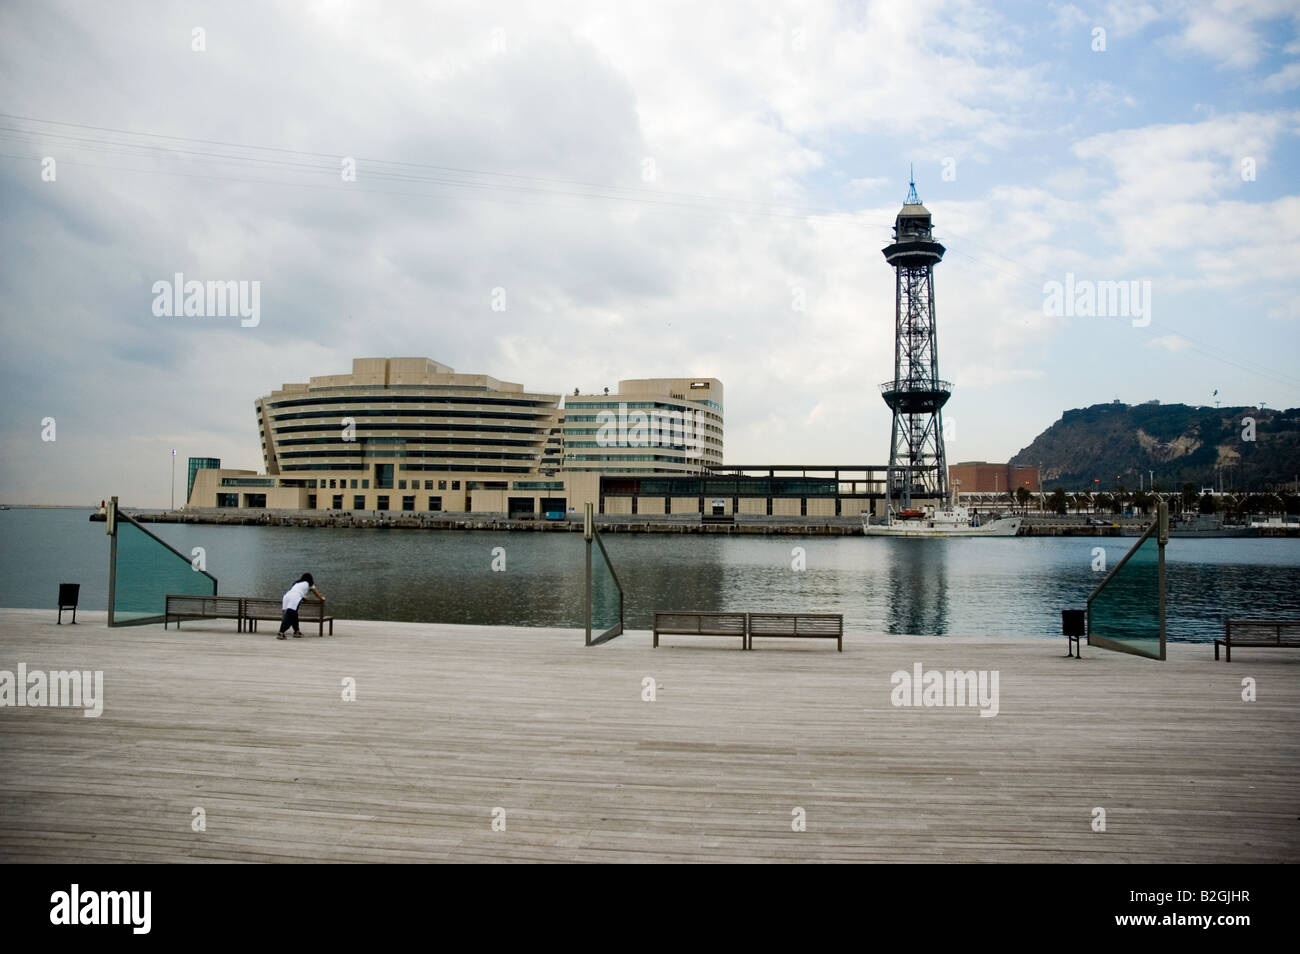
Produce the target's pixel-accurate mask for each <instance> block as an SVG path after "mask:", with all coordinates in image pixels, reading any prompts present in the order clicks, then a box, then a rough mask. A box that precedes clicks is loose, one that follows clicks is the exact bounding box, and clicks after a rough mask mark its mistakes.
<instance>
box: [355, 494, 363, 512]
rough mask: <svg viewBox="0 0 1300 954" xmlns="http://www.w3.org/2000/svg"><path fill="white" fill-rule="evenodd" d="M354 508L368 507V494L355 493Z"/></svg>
mask: <svg viewBox="0 0 1300 954" xmlns="http://www.w3.org/2000/svg"><path fill="white" fill-rule="evenodd" d="M352 509H353V510H365V509H366V495H365V494H357V495H355V496H354V497H353V498H352Z"/></svg>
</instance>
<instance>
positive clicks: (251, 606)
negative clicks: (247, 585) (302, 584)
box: [244, 596, 334, 636]
mask: <svg viewBox="0 0 1300 954" xmlns="http://www.w3.org/2000/svg"><path fill="white" fill-rule="evenodd" d="M282 619H284V610H283V609H281V607H280V600H278V599H271V598H269V597H260V596H246V597H244V620H245V622H247V623H248V628H249V632H252V633H255V632H257V623H258V620H271V621H272V622H276V623H278V622H280V620H282ZM298 622H299V623H302V624H307V623H315V624H316V626H317V633H316V635H317V636H324V635H325V624H326V623H329V624H330V635H331V636H333V635H334V617H333V616H326V615H325V604H324V603H322V602H321V601H320V600H303V601H302V602H301V603H299V604H298Z"/></svg>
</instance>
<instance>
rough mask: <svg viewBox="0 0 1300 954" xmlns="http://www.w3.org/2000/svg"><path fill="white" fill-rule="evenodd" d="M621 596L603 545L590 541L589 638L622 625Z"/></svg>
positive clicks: (595, 637)
mask: <svg viewBox="0 0 1300 954" xmlns="http://www.w3.org/2000/svg"><path fill="white" fill-rule="evenodd" d="M622 609H623V607H622V596H621V594H620V592H619V587H618V581H617V580H616V579H615V578H614V570H613V568H612V567H611V566H610V563H609V558H608V556H607V555H606V553H605V550H604V547H602V546H601V545H600V543H599V542H598V541H596V540H593V541H592V543H591V638H592V639H593V640H594V639H597V638H599V637H600V636H603V635H604V634H605V633H608V632H609V631H610V630H611V629H614V628H615V627H619V628H621V627H622V623H623V614H622Z"/></svg>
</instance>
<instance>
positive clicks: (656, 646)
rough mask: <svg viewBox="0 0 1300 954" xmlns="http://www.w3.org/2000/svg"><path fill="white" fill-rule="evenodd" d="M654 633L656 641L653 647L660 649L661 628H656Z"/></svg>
mask: <svg viewBox="0 0 1300 954" xmlns="http://www.w3.org/2000/svg"><path fill="white" fill-rule="evenodd" d="M654 633H655V643H654V646H653V647H652V648H653V649H658V648H659V630H657V629H656V630H655V631H654Z"/></svg>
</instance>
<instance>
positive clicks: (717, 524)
mask: <svg viewBox="0 0 1300 954" xmlns="http://www.w3.org/2000/svg"><path fill="white" fill-rule="evenodd" d="M122 510H123V511H125V512H126V513H129V514H130V515H131V516H132V517H133V518H134V519H136V520H138V521H139V522H141V523H189V524H206V525H214V526H243V527H310V528H331V527H350V528H360V529H371V530H490V531H509V532H527V533H580V532H582V520H581V518H580V517H578V516H576V515H573V514H570V515H569V516H568V517H567V518H566V519H564V520H537V519H511V518H508V517H502V516H498V515H493V514H472V513H469V514H447V513H410V512H407V511H357V512H353V511H288V512H282V511H269V510H267V511H249V510H238V511H233V512H231V511H224V510H222V511H214V510H183V511H158V510H152V511H149V510H139V511H137V510H135V509H133V508H130V507H123V508H122ZM90 519H91V520H92V521H103V520H104V516H103V515H102V514H99V513H92V515H91V516H90ZM595 521H596V529H598V530H599V531H600V532H601V533H660V534H673V533H676V534H723V535H737V536H839V537H860V536H863V535H864V534H863V532H862V524H861V521H860V519H859V518H858V517H856V516H853V517H843V516H842V517H812V518H806V517H805V518H800V517H765V516H758V515H748V514H741V515H739V516H738V517H737V518H735V519H734V520H719V519H717V518H714V519H704V520H702V519H701V518H700V517H699V516H698V515H696V514H683V515H681V516H679V517H677V518H674V517H672V516H667V515H652V514H646V515H640V516H637V515H629V514H599V515H597V516H596V518H595ZM1149 521H1150V518H1146V519H1136V518H1130V519H1128V520H1118V521H1115V522H1112V523H1110V524H1107V525H1105V526H1100V527H1099V526H1091V525H1087V524H1080V523H1073V522H1064V523H1060V522H1056V523H1053V522H1043V523H1027V524H1026V525H1025V527H1024V528H1023V530H1022V532H1021V534H1020V536H1022V537H1136V536H1139V535H1140V534H1141V533H1142V531H1143V530H1144V529H1145V528H1146V526H1147V524H1148V523H1149ZM1175 537H1176V538H1177V539H1196V538H1201V539H1214V538H1223V537H1251V538H1254V537H1300V527H1296V526H1284V527H1276V528H1265V529H1262V530H1257V531H1252V532H1248V533H1241V532H1238V531H1235V530H1230V531H1226V532H1224V531H1206V532H1200V533H1185V532H1184V533H1179V532H1177V531H1175ZM981 539H982V538H981Z"/></svg>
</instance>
